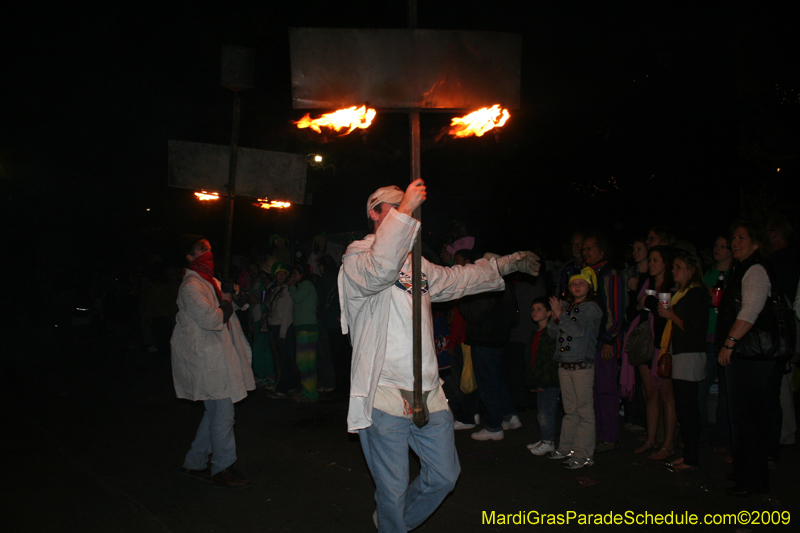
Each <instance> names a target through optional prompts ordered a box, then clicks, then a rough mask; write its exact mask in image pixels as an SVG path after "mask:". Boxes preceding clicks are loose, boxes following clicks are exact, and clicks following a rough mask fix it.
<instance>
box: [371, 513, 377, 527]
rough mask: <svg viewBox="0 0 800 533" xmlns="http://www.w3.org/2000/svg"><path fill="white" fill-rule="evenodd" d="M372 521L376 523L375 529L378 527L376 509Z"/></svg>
mask: <svg viewBox="0 0 800 533" xmlns="http://www.w3.org/2000/svg"><path fill="white" fill-rule="evenodd" d="M372 523H373V524H375V529H378V510H377V509H375V512H374V513H372Z"/></svg>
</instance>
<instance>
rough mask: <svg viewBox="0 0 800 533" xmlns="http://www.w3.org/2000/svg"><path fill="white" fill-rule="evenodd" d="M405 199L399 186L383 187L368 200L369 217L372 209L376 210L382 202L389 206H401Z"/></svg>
mask: <svg viewBox="0 0 800 533" xmlns="http://www.w3.org/2000/svg"><path fill="white" fill-rule="evenodd" d="M402 199H403V190H402V189H401V188H400V187H398V186H397V185H389V186H388V187H381V188H380V189H378V190H377V191H375V192H374V193H372V194H371V195H370V196H369V199H368V200H367V216H369V211H370V209H375V206H377V205H378V204H380V203H381V202H386V203H387V204H399V203H400V200H402Z"/></svg>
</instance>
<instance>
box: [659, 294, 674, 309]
mask: <svg viewBox="0 0 800 533" xmlns="http://www.w3.org/2000/svg"><path fill="white" fill-rule="evenodd" d="M671 298H672V294H671V293H669V292H659V293H658V306H659V307H660V308H661V309H669V301H670V299H671Z"/></svg>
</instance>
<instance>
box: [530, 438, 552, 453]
mask: <svg viewBox="0 0 800 533" xmlns="http://www.w3.org/2000/svg"><path fill="white" fill-rule="evenodd" d="M528 449H529V450H530V451H531V453H532V454H533V455H544V454H546V453H547V452H552V451H554V450H555V449H556V447H555V446H554V445H553V443H552V442H545V441H543V440H540V441H539V442H536V443H534V444H528Z"/></svg>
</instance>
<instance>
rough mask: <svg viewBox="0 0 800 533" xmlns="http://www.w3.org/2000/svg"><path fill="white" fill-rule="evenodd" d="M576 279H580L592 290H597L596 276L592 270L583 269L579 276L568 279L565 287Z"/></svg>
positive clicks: (589, 268) (590, 268)
mask: <svg viewBox="0 0 800 533" xmlns="http://www.w3.org/2000/svg"><path fill="white" fill-rule="evenodd" d="M576 279H582V280H583V281H585V282H586V283H588V284H589V286H590V287H591V288H592V290H594V291H596V290H597V274H595V273H594V269H593V268H592V267H584V268H583V270H581V273H580V274H575V275H574V276H572V277H571V278H569V283H567V286H569V285H572V282H573V281H575V280H576Z"/></svg>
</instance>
